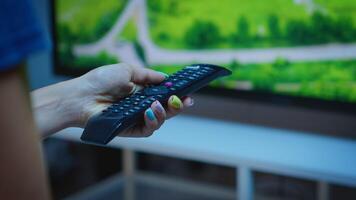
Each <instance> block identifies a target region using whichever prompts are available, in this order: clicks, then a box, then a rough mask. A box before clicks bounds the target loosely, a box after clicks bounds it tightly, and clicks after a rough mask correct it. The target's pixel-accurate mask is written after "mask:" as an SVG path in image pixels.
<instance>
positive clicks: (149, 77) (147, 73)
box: [131, 67, 168, 85]
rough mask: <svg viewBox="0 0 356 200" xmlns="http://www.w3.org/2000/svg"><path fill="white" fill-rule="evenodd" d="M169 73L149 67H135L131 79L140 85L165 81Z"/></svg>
mask: <svg viewBox="0 0 356 200" xmlns="http://www.w3.org/2000/svg"><path fill="white" fill-rule="evenodd" d="M167 76H168V75H166V74H164V73H162V72H158V71H154V70H152V69H147V68H142V67H140V68H138V67H135V68H133V71H132V76H131V80H132V82H134V83H136V84H140V85H145V84H155V83H160V82H162V81H164V79H165V78H166V77H167Z"/></svg>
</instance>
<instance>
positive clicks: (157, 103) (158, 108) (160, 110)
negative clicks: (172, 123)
mask: <svg viewBox="0 0 356 200" xmlns="http://www.w3.org/2000/svg"><path fill="white" fill-rule="evenodd" d="M155 108H156V109H157V110H158V112H160V113H163V110H164V108H163V106H162V104H161V103H160V102H159V101H156V104H155Z"/></svg>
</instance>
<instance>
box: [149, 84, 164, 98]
mask: <svg viewBox="0 0 356 200" xmlns="http://www.w3.org/2000/svg"><path fill="white" fill-rule="evenodd" d="M167 92H168V89H167V87H165V86H157V87H152V88H146V89H145V94H146V95H147V96H153V95H158V94H166V93H167Z"/></svg>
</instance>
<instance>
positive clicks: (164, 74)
mask: <svg viewBox="0 0 356 200" xmlns="http://www.w3.org/2000/svg"><path fill="white" fill-rule="evenodd" d="M159 73H161V74H162V75H163V76H164V77H166V78H168V77H169V75H168V74H166V73H164V72H159Z"/></svg>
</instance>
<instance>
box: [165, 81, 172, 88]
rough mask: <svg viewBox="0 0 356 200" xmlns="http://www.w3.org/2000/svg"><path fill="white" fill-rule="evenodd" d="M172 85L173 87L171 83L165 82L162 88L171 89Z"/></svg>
mask: <svg viewBox="0 0 356 200" xmlns="http://www.w3.org/2000/svg"><path fill="white" fill-rule="evenodd" d="M172 85H173V83H172V82H165V83H164V86H166V87H171V86H172Z"/></svg>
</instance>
